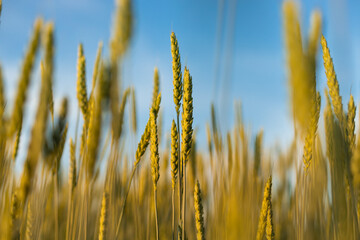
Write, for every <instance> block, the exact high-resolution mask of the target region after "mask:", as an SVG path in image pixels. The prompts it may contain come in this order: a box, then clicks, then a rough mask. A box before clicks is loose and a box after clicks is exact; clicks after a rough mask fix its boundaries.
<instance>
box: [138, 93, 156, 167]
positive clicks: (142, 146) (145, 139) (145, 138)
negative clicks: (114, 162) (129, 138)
mask: <svg viewBox="0 0 360 240" xmlns="http://www.w3.org/2000/svg"><path fill="white" fill-rule="evenodd" d="M160 102H161V93H159V95H158V97H157V100H156V106H155V107H154V108H153V110H154V113H155V114H156V115H157V114H158V112H159V108H160ZM150 111H151V110H150ZM150 129H151V121H150V118H149V120H148V122H147V124H146V127H145V130H144V133H143V135H142V136H141V139H140V142H139V144H138V147H137V149H136V153H135V162H134V166H137V165H138V164H139V162H140V160H141V157H142V156H143V155H144V153H145V151H146V148H147V146H148V145H149V142H150Z"/></svg>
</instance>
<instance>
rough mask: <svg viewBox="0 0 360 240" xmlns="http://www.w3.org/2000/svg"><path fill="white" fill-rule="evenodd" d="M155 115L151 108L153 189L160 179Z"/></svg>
mask: <svg viewBox="0 0 360 240" xmlns="http://www.w3.org/2000/svg"><path fill="white" fill-rule="evenodd" d="M156 118H157V116H156V113H155V111H154V109H153V108H152V109H151V110H150V152H151V174H152V177H153V184H154V189H156V188H157V182H158V180H159V177H160V172H159V168H160V165H159V142H158V133H157V123H156Z"/></svg>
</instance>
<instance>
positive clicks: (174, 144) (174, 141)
mask: <svg viewBox="0 0 360 240" xmlns="http://www.w3.org/2000/svg"><path fill="white" fill-rule="evenodd" d="M178 141H179V134H178V132H177V128H176V123H175V121H174V120H173V121H172V125H171V183H172V185H171V186H172V188H173V189H175V184H176V179H177V174H178V171H179V169H178V166H179V165H178V162H179V156H178Z"/></svg>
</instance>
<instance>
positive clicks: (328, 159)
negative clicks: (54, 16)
mask: <svg viewBox="0 0 360 240" xmlns="http://www.w3.org/2000/svg"><path fill="white" fill-rule="evenodd" d="M132 7H133V6H132V2H131V0H117V1H116V6H115V11H114V16H115V17H114V23H113V26H112V33H111V38H110V42H109V44H108V45H107V44H103V43H102V42H100V43H99V47H98V49H97V56H96V61H95V64H94V71H93V74H92V75H91V76H87V75H86V68H87V66H88V64H89V63H88V62H87V61H86V53H85V52H84V49H83V45H82V43H79V46H78V53H77V54H78V58H77V79H76V86H75V84H74V86H72V87H73V88H74V89H75V88H76V92H77V96H76V97H77V100H78V101H77V103H75V102H69V100H68V99H67V98H64V99H63V100H62V101H61V103H60V108H59V109H54V105H55V104H54V98H53V92H54V91H56V89H54V88H53V73H54V68H55V66H54V58H55V57H56V44H55V43H56V40H55V36H54V31H55V25H54V23H53V22H44V20H42V19H41V18H38V19H36V20H35V23H34V28H33V32H32V36H31V38H30V39H29V43H28V46H27V48H26V52H25V54H24V58H23V60H22V65H21V69H20V70H19V72H18V76H19V78H18V85H17V86H18V87H17V89H16V93H15V96H14V98H13V99H8V97H7V96H6V89H5V87H4V79H3V77H2V75H3V74H2V68H1V66H0V105H1V107H0V121H1V123H0V156H1V158H0V239H27V240H30V239H66V240H68V239H99V240H104V239H189V240H190V239H197V240H202V239H259V240H260V239H264V238H266V239H360V233H359V224H360V223H359V220H360V138H359V137H358V138H357V137H356V135H357V134H356V133H355V124H356V122H358V121H357V120H356V119H355V116H356V105H355V102H354V98H353V96H352V95H351V96H350V100H349V102H348V103H343V101H342V96H341V95H340V90H339V88H340V86H339V81H338V79H337V76H336V72H335V66H334V63H333V59H332V57H331V52H330V50H329V49H331V46H329V45H328V44H327V41H326V38H325V36H323V34H322V15H321V12H319V11H317V10H314V11H313V13H312V15H311V24H310V29H309V30H308V31H307V32H308V33H309V34H308V35H306V36H303V34H302V32H303V31H302V29H301V24H300V22H301V20H300V19H299V14H298V10H297V6H296V4H295V3H294V2H292V1H285V2H284V3H283V9H282V13H283V32H284V38H285V39H284V44H285V46H284V47H285V50H286V57H287V61H286V67H287V73H288V87H289V91H290V94H289V95H290V101H289V103H290V104H291V105H290V107H291V109H292V112H293V121H294V131H295V136H294V139H293V142H292V144H291V145H290V147H289V148H288V149H283V150H279V152H277V153H275V154H273V153H271V152H270V151H269V150H267V149H265V147H264V146H263V134H264V132H266V129H264V130H263V131H260V132H258V133H257V134H256V136H255V141H254V144H252V143H253V141H252V140H251V138H252V136H250V134H249V128H248V126H245V124H244V122H243V120H242V116H241V106H240V105H239V104H237V105H235V112H236V114H235V115H236V119H235V124H234V126H233V127H232V130H231V131H229V132H226V133H224V132H221V131H220V127H219V125H220V123H219V120H218V119H219V116H218V112H217V110H216V109H215V107H214V105H213V104H210V103H209V107H211V119H209V121H208V122H209V124H207V125H206V132H207V142H206V146H207V150H206V151H199V150H198V148H197V144H198V140H197V138H196V130H195V129H196V126H193V118H194V111H196V109H194V106H193V101H194V99H195V101H196V96H193V81H194V82H195V81H196V79H195V78H194V79H193V78H192V75H191V70H192V68H191V66H184V65H182V64H183V62H182V59H181V54H180V53H181V39H179V41H178V39H177V37H176V35H175V33H174V32H172V33H171V35H170V39H169V46H171V47H170V48H169V49H171V50H170V51H169V55H171V56H172V72H173V96H172V97H173V101H174V102H173V106H174V109H173V110H174V112H175V113H176V119H173V121H172V125H171V129H163V126H162V118H161V106H162V104H161V98H162V95H161V89H160V83H159V75H160V71H159V70H158V69H157V68H156V67H155V66H154V67H155V69H154V73H153V74H154V82H153V90H152V91H153V92H152V99H151V102H149V104H148V105H149V113H148V114H149V115H148V116H149V117H148V121H147V124H146V125H145V126H140V125H138V124H137V110H136V95H135V89H134V88H133V87H132V86H127V87H124V86H123V83H122V81H121V78H120V73H121V71H122V67H123V65H122V64H121V63H122V61H123V59H124V57H125V53H126V52H127V51H128V50H129V44H130V42H131V39H132V35H133V31H134V29H133V26H134V25H133V22H134V19H133V9H132ZM1 11H6V8H4V9H3V8H2V0H0V18H1ZM0 27H1V24H0ZM105 47H108V48H109V53H110V54H109V56H105V54H104V52H105V51H103V48H105ZM319 51H322V57H323V67H321V68H317V66H316V63H317V60H316V58H317V55H318V54H317V53H318V52H319ZM37 58H39V59H40V64H39V66H37V64H36V63H37V62H36V59H37ZM36 68H39V69H40V71H41V84H40V86H37V87H38V88H39V89H40V94H39V99H38V105H37V108H36V113H35V119H34V121H33V123H34V124H33V126H32V128H31V131H30V141H29V144H28V148H27V153H26V154H25V155H26V158H25V162H24V166H23V169H22V172H21V174H20V175H19V176H17V175H16V174H15V163H16V161H18V159H17V158H18V155H19V153H18V151H19V144H20V142H21V141H22V136H23V135H24V133H23V129H22V128H23V120H24V118H25V116H24V111H25V104H26V102H27V101H28V100H29V99H27V93H28V89H29V86H30V85H31V84H32V81H33V72H34V71H35V69H36ZM317 69H321V70H322V71H324V72H325V75H326V78H327V87H326V89H319V87H318V86H317V79H316V71H317ZM88 82H91V85H90V86H87V83H88ZM321 101H324V102H326V107H325V109H321ZM8 102H11V103H12V104H8ZM70 104H72V105H74V106H77V107H78V116H77V121H76V123H74V124H76V129H75V132H68V126H69V120H68V119H69V116H68V108H69V105H70ZM76 104H77V105H76ZM9 105H10V106H12V107H11V108H9ZM346 105H347V107H346ZM346 108H347V109H346ZM125 111H129V112H130V118H129V124H125V121H127V119H126V118H125V117H124V115H125ZM320 116H323V118H321V119H323V121H324V126H325V128H324V131H325V132H324V136H325V137H324V138H322V137H320V136H322V135H321V134H320V132H319V130H318V125H319V119H320ZM127 126H129V129H124V128H125V127H127ZM162 132H167V133H168V136H169V138H163V137H162V136H163V135H164V134H162ZM137 133H138V134H140V135H141V138H140V141H139V143H138V145H137V148H136V152H135V154H134V155H130V154H129V152H131V151H127V149H124V146H126V145H125V144H124V143H125V142H126V141H128V139H129V135H130V134H133V135H136V134H137ZM162 142H165V144H164V145H165V146H166V147H165V148H162V147H160V146H161V143H162ZM66 144H68V145H69V149H70V151H69V154H68V156H70V157H69V159H67V158H65V157H62V156H63V155H65V154H64V148H65V146H66ZM274 156H276V157H275V159H274ZM64 161H68V165H69V168H68V169H67V170H68V172H67V173H66V172H63V171H62V168H61V165H62V164H63V162H64ZM101 167H104V169H105V170H104V172H102V171H100V168H101ZM292 179H295V181H292ZM273 180H274V181H273Z"/></svg>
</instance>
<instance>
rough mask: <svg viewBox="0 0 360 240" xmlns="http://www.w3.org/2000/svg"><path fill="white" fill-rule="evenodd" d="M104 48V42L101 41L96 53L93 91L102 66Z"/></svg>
mask: <svg viewBox="0 0 360 240" xmlns="http://www.w3.org/2000/svg"><path fill="white" fill-rule="evenodd" d="M102 48H103V42H99V46H98V50H97V53H96V59H95V64H94V71H93V78H92V91H94V89H95V86H96V80H97V78H98V75H99V67H100V61H101V55H102Z"/></svg>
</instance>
